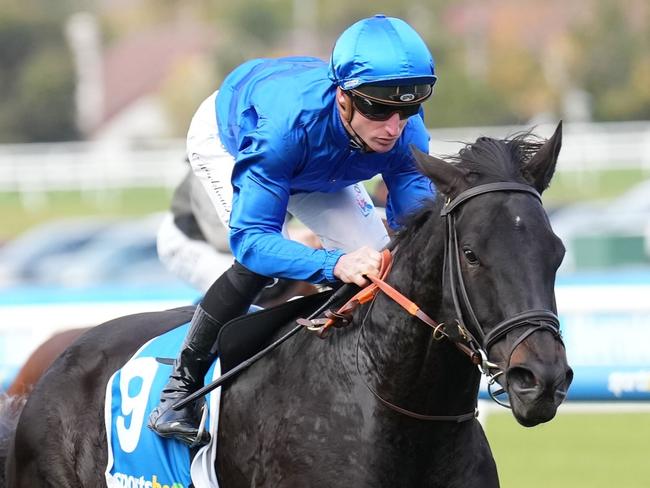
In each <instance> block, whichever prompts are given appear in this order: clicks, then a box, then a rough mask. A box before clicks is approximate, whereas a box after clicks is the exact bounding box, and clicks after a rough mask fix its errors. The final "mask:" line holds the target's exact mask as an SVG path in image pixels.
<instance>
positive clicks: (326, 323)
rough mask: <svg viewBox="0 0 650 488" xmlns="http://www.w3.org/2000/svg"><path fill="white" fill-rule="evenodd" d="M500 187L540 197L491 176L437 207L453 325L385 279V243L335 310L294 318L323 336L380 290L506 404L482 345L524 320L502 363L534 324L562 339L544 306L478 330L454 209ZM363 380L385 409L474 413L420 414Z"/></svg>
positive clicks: (554, 319) (412, 414)
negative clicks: (371, 271)
mask: <svg viewBox="0 0 650 488" xmlns="http://www.w3.org/2000/svg"><path fill="white" fill-rule="evenodd" d="M506 191H507V192H521V193H528V194H531V195H533V196H534V197H535V198H536V199H537V200H539V201H540V203H541V196H540V194H539V193H538V192H537V191H535V189H533V188H532V187H530V186H528V185H525V184H521V183H515V182H497V183H487V184H483V185H479V186H476V187H473V188H469V189H467V190H465V191H463V192H461V193H460V194H459V195H458V196H456V197H455V198H454V199H453V200H447V201H446V202H445V205H444V206H443V209H442V211H441V213H440V215H441V217H442V218H444V219H445V220H446V227H445V229H446V239H445V249H444V270H446V272H447V279H448V281H449V288H450V290H451V295H452V299H453V303H454V309H455V313H456V319H455V324H454V325H455V327H451V328H449V329H448V324H445V323H437V322H436V321H435V320H433V319H432V318H431V317H429V316H428V315H427V314H426V313H425V312H424V311H422V309H421V308H420V307H419V306H418V305H417V304H415V303H414V302H412V301H411V300H410V299H408V298H407V297H405V296H404V295H403V294H402V293H400V292H399V291H397V290H396V289H395V288H393V287H392V286H391V285H389V284H388V283H386V281H385V279H386V277H387V276H388V274H389V273H390V270H391V267H392V262H393V260H392V257H393V254H392V253H391V251H389V250H388V249H384V250H383V251H382V254H381V257H382V260H381V266H380V272H379V275H378V276H367V278H368V280H370V284H369V285H367V286H366V287H365V288H363V289H362V290H361V291H359V292H358V293H357V294H356V295H354V296H353V297H352V298H351V299H350V300H348V301H347V302H346V303H345V304H344V305H343V306H342V307H340V308H339V309H338V310H337V311H332V310H329V311H327V312H325V317H322V318H314V319H298V321H297V322H298V324H300V325H302V326H304V327H305V328H307V329H308V330H310V331H311V332H313V333H315V334H316V335H318V337H321V338H325V337H326V336H327V335H328V332H329V331H330V329H331V328H332V327H335V328H337V327H344V326H346V325H349V324H350V323H351V322H352V311H353V310H355V309H356V308H357V307H358V306H359V305H362V304H364V303H367V302H370V301H371V300H374V299H375V298H376V296H377V295H378V294H379V292H383V293H384V294H385V295H387V296H388V297H389V298H391V299H392V300H393V301H395V302H396V303H397V304H398V305H399V306H400V307H402V308H403V309H404V310H406V311H407V312H408V313H409V314H410V315H412V316H413V317H416V318H417V319H419V320H420V321H421V322H423V323H424V324H426V325H428V326H429V327H431V328H432V329H433V338H434V339H435V340H442V339H443V338H447V339H449V340H450V341H451V342H452V343H453V344H454V345H455V346H456V347H457V348H458V349H459V350H460V351H461V352H463V353H465V354H466V355H467V356H468V357H469V358H470V360H471V361H472V363H473V364H475V365H476V366H477V367H478V369H479V371H480V372H481V373H482V374H484V375H485V376H486V377H488V393H489V394H490V396H491V397H492V399H493V400H494V401H496V402H497V403H498V404H499V405H502V406H505V407H509V405H508V404H506V403H504V402H503V401H501V400H500V399H498V398H497V397H496V395H499V394H501V393H503V390H500V391H497V392H493V391H492V388H491V387H492V385H494V384H495V382H496V379H497V378H498V377H499V376H500V375H502V374H503V373H504V371H503V370H501V369H500V368H499V367H498V366H497V365H496V364H494V363H491V362H490V361H488V356H487V352H486V351H489V350H490V348H491V347H492V346H493V345H494V344H495V343H496V342H497V341H499V340H500V339H502V338H503V337H505V336H506V335H507V334H508V333H509V332H511V331H513V330H515V329H518V328H521V327H524V326H529V328H528V329H527V330H526V331H524V332H523V333H522V334H521V335H520V336H519V338H517V340H516V341H514V345H513V346H512V347H511V349H510V354H509V356H508V363H509V362H510V357H511V356H512V353H513V352H514V350H515V349H516V347H517V346H518V345H519V344H521V343H522V342H523V341H524V340H525V339H526V338H528V337H529V336H530V335H531V334H533V333H534V332H537V331H539V330H548V331H550V332H552V333H553V334H554V336H555V337H556V339H558V340H560V342H561V341H562V339H561V336H560V321H559V319H558V317H557V315H556V314H555V313H554V312H552V311H550V310H527V311H524V312H521V313H518V314H516V315H514V316H512V317H509V318H507V319H505V320H503V321H502V322H500V323H498V324H497V325H496V326H495V327H494V328H492V329H491V330H490V331H489V332H488V333H484V332H483V327H482V326H481V324H480V322H479V321H478V319H477V317H476V314H475V313H474V310H473V308H472V306H471V303H470V301H469V296H468V294H467V290H466V288H465V283H464V279H463V275H462V268H461V264H460V256H459V247H458V236H457V232H456V222H455V215H454V210H455V209H457V208H458V207H460V206H461V205H462V204H463V203H464V202H466V201H467V200H470V199H471V198H474V197H475V196H478V195H483V194H485V193H492V192H506ZM444 272H445V271H443V285H444V281H445V279H444ZM459 292H460V296H459ZM461 300H462V306H461ZM463 308H464V309H465V311H466V315H467V316H468V318H469V321H470V323H471V324H472V329H473V330H474V332H475V333H476V334H477V335H478V336H479V338H480V340H477V339H476V337H475V335H474V334H472V333H471V332H470V330H469V329H468V327H467V326H466V325H465V321H464V320H463V317H464V316H465V314H464V313H463ZM357 368H358V364H357ZM491 370H496V371H497V372H496V373H495V374H492V373H491ZM366 386H367V387H368V389H369V390H370V391H371V392H372V393H373V395H374V396H375V397H376V398H377V399H378V400H379V401H381V403H383V404H384V405H386V406H387V407H389V408H390V409H392V410H394V411H396V412H399V413H401V414H404V415H407V416H409V417H413V418H416V419H419V420H431V421H452V422H463V421H466V420H470V419H472V418H474V417H476V416H477V414H478V411H477V409H476V408H475V409H474V410H473V411H472V412H469V413H465V414H461V415H425V414H421V413H417V412H413V411H410V410H407V409H405V408H402V407H400V406H398V405H395V404H394V403H391V402H389V401H388V400H386V399H384V398H382V397H381V396H380V395H379V393H378V392H377V391H375V390H374V389H373V388H372V387H371V386H370V385H369V384H368V383H366Z"/></svg>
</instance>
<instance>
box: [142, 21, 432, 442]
mask: <svg viewBox="0 0 650 488" xmlns="http://www.w3.org/2000/svg"><path fill="white" fill-rule="evenodd" d="M435 82H436V75H435V69H434V61H433V58H432V56H431V54H430V52H429V50H428V48H427V46H426V44H425V43H424V41H423V40H422V38H421V37H420V36H419V35H418V34H417V32H415V30H414V29H413V28H412V27H410V26H409V25H408V24H407V23H406V22H404V21H402V20H400V19H396V18H391V17H386V16H384V15H376V16H374V17H371V18H367V19H364V20H361V21H359V22H357V23H355V24H353V25H352V26H351V27H349V28H348V29H347V30H345V31H344V32H343V34H341V36H340V37H339V39H338V40H337V41H336V44H335V46H334V49H333V51H332V55H331V59H330V62H329V63H325V62H323V61H321V60H319V59H316V58H310V57H291V58H281V59H255V60H252V61H248V62H246V63H244V64H242V65H241V66H239V67H238V68H236V69H235V70H234V71H233V72H231V73H230V74H229V75H228V76H227V77H226V79H225V80H224V82H223V84H222V86H221V88H220V89H219V90H218V91H217V92H215V93H213V94H212V95H211V96H210V97H208V99H207V100H205V101H204V102H203V103H202V104H201V106H200V107H199V109H198V111H197V112H196V114H195V115H194V118H193V119H192V122H191V124H190V128H189V131H188V136H187V153H188V158H189V160H190V164H191V166H192V169H193V170H194V173H195V174H196V175H197V177H198V178H199V180H200V181H201V182H202V184H203V186H204V187H205V189H206V190H207V193H208V195H209V197H210V199H211V201H212V204H213V205H214V208H215V209H216V211H217V213H218V215H219V218H220V219H221V221H222V222H223V223H224V224H225V225H227V226H229V228H230V247H231V249H232V252H233V254H234V256H235V262H234V264H233V265H232V267H230V268H229V269H228V270H227V271H226V272H225V273H223V274H222V275H221V276H220V277H219V278H218V279H217V280H216V281H215V282H214V284H212V286H211V287H210V289H209V290H208V291H207V293H206V294H205V296H204V298H203V300H202V301H201V303H200V304H199V306H198V307H197V309H196V312H195V314H194V317H193V318H192V322H191V325H190V330H189V332H188V335H187V337H186V338H185V341H184V343H183V346H182V349H181V351H180V354H179V356H178V358H177V359H176V361H175V362H174V368H173V371H172V374H171V376H170V378H169V381H168V383H167V385H166V386H165V388H164V389H163V391H162V394H161V398H160V404H159V405H158V407H157V408H156V409H154V411H153V412H152V413H151V415H150V417H149V428H151V429H152V430H154V431H155V432H157V433H158V434H159V435H161V436H163V437H173V438H176V439H179V440H181V441H183V442H186V443H188V444H190V443H193V442H194V441H195V440H196V439H197V438H200V441H199V442H203V441H205V440H207V439H206V438H207V437H209V436H208V435H207V433H199V432H198V428H197V425H198V413H199V410H198V407H199V405H197V404H196V403H195V404H193V405H192V404H191V405H189V406H187V407H186V408H183V409H181V410H179V411H175V410H173V409H172V408H171V407H172V406H173V405H174V404H175V403H176V402H178V401H180V400H181V399H183V398H185V397H187V396H188V395H189V394H191V393H192V392H194V391H196V390H197V389H199V388H200V387H201V386H202V384H203V376H204V375H205V373H206V371H207V369H208V367H209V366H210V364H211V363H212V361H213V360H214V358H215V355H216V350H215V342H216V339H217V335H218V332H219V330H220V328H221V327H222V325H223V324H225V323H226V322H228V321H230V320H232V319H233V318H235V317H237V316H239V315H241V314H243V313H245V312H246V310H247V309H248V307H249V305H250V304H251V301H252V300H253V298H254V297H255V296H256V295H257V294H258V293H259V291H260V290H261V289H262V288H263V287H264V286H266V285H267V284H268V283H269V282H270V280H271V279H272V278H289V279H295V280H304V281H309V282H312V283H329V282H334V281H337V280H338V281H342V282H345V283H356V284H357V285H359V286H363V285H365V284H366V283H367V280H366V278H365V275H369V274H376V273H377V272H378V270H379V266H380V260H381V257H380V253H379V250H381V249H382V248H383V247H384V246H385V245H386V244H387V243H388V240H389V239H388V235H387V232H386V228H385V227H384V225H383V222H382V220H381V217H380V216H379V215H378V213H376V212H375V211H374V207H373V206H372V203H371V199H370V196H369V195H368V193H367V192H366V190H365V188H364V186H363V185H362V184H360V183H359V182H361V181H364V180H367V179H370V178H372V177H373V176H375V175H377V174H381V175H382V177H383V179H384V181H385V182H386V185H387V188H388V200H387V205H386V214H387V219H388V223H389V225H390V226H391V227H393V228H397V227H399V225H400V222H401V219H402V218H403V217H404V216H406V215H407V214H408V213H410V212H412V211H413V210H415V209H417V208H418V207H419V206H420V205H421V202H422V201H423V200H427V199H430V198H431V197H432V196H433V195H434V194H435V188H433V187H432V184H431V182H430V180H429V179H428V178H426V177H425V176H423V175H421V174H419V173H418V172H417V170H416V169H415V166H414V163H413V159H412V158H411V155H410V150H409V145H411V144H412V145H414V146H416V147H417V148H419V149H420V150H421V151H424V152H428V145H429V136H428V133H427V131H426V128H425V126H424V121H423V111H422V108H421V104H422V102H424V101H425V100H426V99H427V98H429V96H431V94H432V92H433V85H434V84H435ZM287 212H288V213H290V214H291V215H293V216H295V217H296V218H298V219H299V220H300V221H301V222H302V223H303V224H305V225H306V226H307V227H309V228H310V229H312V230H313V231H314V232H315V233H316V235H318V237H319V238H320V240H321V242H322V244H323V249H313V248H309V247H307V246H305V245H303V244H300V243H298V242H295V241H292V240H289V239H287V238H285V237H284V236H283V234H282V227H283V223H284V221H285V216H286V214H287ZM197 403H198V402H197Z"/></svg>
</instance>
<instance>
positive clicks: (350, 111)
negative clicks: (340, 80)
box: [336, 88, 372, 152]
mask: <svg viewBox="0 0 650 488" xmlns="http://www.w3.org/2000/svg"><path fill="white" fill-rule="evenodd" d="M339 90H340V92H341V94H342V95H343V97H344V100H341V98H339V93H338V91H339ZM336 102H337V105H338V107H339V113H340V114H341V120H342V121H343V127H345V130H346V132H347V133H348V136H350V146H351V147H352V148H353V149H358V150H360V151H362V152H372V149H370V147H369V146H368V144H366V143H365V141H364V140H363V139H361V137H360V136H359V134H357V131H355V130H354V129H353V128H352V117H354V103H352V98H351V97H350V95H348V94H347V93H345V92H344V91H343V90H341V89H340V88H339V89H337V94H336Z"/></svg>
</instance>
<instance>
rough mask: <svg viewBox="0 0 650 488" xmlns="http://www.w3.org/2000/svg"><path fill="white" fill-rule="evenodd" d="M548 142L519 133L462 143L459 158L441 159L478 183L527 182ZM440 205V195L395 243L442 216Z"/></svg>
mask: <svg viewBox="0 0 650 488" xmlns="http://www.w3.org/2000/svg"><path fill="white" fill-rule="evenodd" d="M545 142H546V141H545V140H544V139H542V138H540V137H539V136H537V135H535V134H533V132H532V131H524V132H517V133H514V134H512V135H510V136H508V137H506V138H505V139H492V138H491V137H479V138H478V139H477V140H476V142H473V143H467V142H465V143H463V144H464V147H463V148H462V149H461V150H460V151H459V152H458V154H456V155H453V156H444V157H442V159H444V160H445V161H447V162H448V163H450V164H455V165H458V166H462V167H464V168H467V169H468V170H469V172H470V175H472V176H473V179H475V180H476V181H478V180H479V179H480V180H481V181H483V182H490V181H518V182H526V179H525V174H524V167H525V165H526V163H528V161H530V159H531V158H532V157H533V156H534V155H535V154H536V153H537V151H539V149H540V148H541V147H542V146H543V145H544V143H545ZM441 202H442V195H441V194H440V192H438V194H437V195H436V198H435V199H434V200H431V201H428V202H425V203H424V205H423V206H422V207H421V208H420V209H419V210H418V211H416V212H414V213H413V214H412V215H410V216H409V217H407V218H406V219H405V220H404V222H403V223H402V224H403V225H402V229H401V230H400V231H399V232H398V233H397V234H396V235H395V236H394V237H393V241H394V242H396V243H398V242H400V241H402V240H404V239H405V238H406V237H407V236H409V235H411V234H412V233H413V232H415V230H416V229H420V228H421V227H422V226H424V225H425V223H426V222H427V221H428V220H429V218H430V217H431V214H432V213H435V214H436V215H437V214H439V212H440V206H441Z"/></svg>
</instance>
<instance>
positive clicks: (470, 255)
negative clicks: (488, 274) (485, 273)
mask: <svg viewBox="0 0 650 488" xmlns="http://www.w3.org/2000/svg"><path fill="white" fill-rule="evenodd" d="M463 254H464V255H465V259H467V262H468V263H469V264H478V258H477V257H476V254H474V251H472V250H471V249H470V248H469V247H464V248H463Z"/></svg>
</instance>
